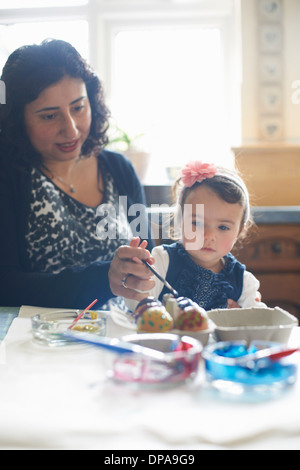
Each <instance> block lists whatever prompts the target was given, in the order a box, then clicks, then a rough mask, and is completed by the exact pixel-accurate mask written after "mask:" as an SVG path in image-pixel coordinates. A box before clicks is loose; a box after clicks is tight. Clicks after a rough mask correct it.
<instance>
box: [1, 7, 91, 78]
mask: <svg viewBox="0 0 300 470" xmlns="http://www.w3.org/2000/svg"><path fill="white" fill-rule="evenodd" d="M88 1H89V0H10V1H9V2H5V3H4V4H3V5H0V71H1V70H2V68H3V66H4V64H5V62H6V60H7V58H8V56H9V55H10V54H11V53H12V52H13V51H14V50H15V49H17V48H18V47H20V46H23V45H25V44H33V43H36V44H39V43H41V42H42V41H43V40H44V39H47V38H54V39H63V40H65V41H68V42H70V43H71V44H73V46H74V47H76V48H77V49H78V51H79V52H80V53H81V54H82V55H83V56H84V57H85V58H86V59H87V60H89V58H90V53H89V24H88V21H87V18H88V12H87V11H86V8H87V7H85V5H87V4H88Z"/></svg>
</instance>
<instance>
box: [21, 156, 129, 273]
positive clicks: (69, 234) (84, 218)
mask: <svg viewBox="0 0 300 470" xmlns="http://www.w3.org/2000/svg"><path fill="white" fill-rule="evenodd" d="M99 165H100V168H101V172H102V175H103V181H104V184H105V189H104V195H103V200H102V203H101V204H100V205H99V206H98V207H89V206H86V205H85V204H82V203H80V202H78V201H76V200H75V199H74V198H72V197H71V196H69V195H68V194H66V193H65V192H64V191H62V190H61V189H60V188H58V186H56V185H55V184H54V183H53V181H52V180H51V179H49V178H47V177H46V176H45V175H44V174H43V173H42V172H40V171H39V170H37V169H33V170H32V173H31V180H32V192H31V201H30V214H29V218H28V227H27V233H26V245H27V254H28V256H29V259H30V263H31V269H32V271H36V272H43V273H47V272H51V273H53V274H56V273H59V272H61V271H62V270H63V269H65V268H68V267H85V266H87V265H89V264H90V263H92V262H95V261H107V260H111V259H112V257H113V255H114V253H115V251H116V249H117V248H118V247H119V246H120V245H122V244H126V243H128V242H129V240H130V239H131V236H132V234H131V230H130V226H129V223H128V220H127V216H126V214H125V213H124V212H122V211H121V210H119V193H118V191H117V190H116V188H115V184H114V179H113V176H112V174H111V173H110V172H109V170H108V169H107V168H106V166H105V165H104V164H101V161H99Z"/></svg>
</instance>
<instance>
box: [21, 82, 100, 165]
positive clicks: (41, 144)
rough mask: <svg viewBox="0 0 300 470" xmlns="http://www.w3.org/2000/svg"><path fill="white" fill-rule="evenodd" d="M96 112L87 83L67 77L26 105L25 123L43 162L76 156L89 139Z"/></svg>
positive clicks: (69, 158) (70, 158)
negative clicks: (91, 104) (92, 105)
mask: <svg viewBox="0 0 300 470" xmlns="http://www.w3.org/2000/svg"><path fill="white" fill-rule="evenodd" d="M91 116H92V113H91V107H90V102H89V98H88V95H87V90H86V86H85V83H84V82H83V81H82V80H81V79H78V78H72V77H69V76H66V77H64V78H63V79H62V80H61V81H60V82H58V83H55V84H54V85H52V86H50V87H48V88H46V89H45V90H44V91H42V92H41V93H40V95H39V96H38V98H37V99H36V100H35V101H32V102H31V103H28V104H27V105H26V106H25V126H26V130H27V134H28V137H29V139H30V141H31V143H32V145H33V147H34V148H35V149H36V150H37V151H38V152H39V153H40V155H41V156H42V159H43V163H45V164H47V162H48V163H53V162H54V161H56V162H63V161H69V160H73V159H76V158H78V157H79V156H80V154H81V148H82V145H83V144H84V142H85V140H86V139H87V137H88V135H89V132H90V127H91V122H92V117H91Z"/></svg>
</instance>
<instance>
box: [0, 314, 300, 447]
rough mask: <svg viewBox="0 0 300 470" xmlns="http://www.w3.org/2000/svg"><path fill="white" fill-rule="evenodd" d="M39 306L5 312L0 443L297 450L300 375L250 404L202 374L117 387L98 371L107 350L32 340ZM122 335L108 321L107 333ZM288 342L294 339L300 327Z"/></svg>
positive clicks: (0, 359)
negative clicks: (159, 384)
mask: <svg viewBox="0 0 300 470" xmlns="http://www.w3.org/2000/svg"><path fill="white" fill-rule="evenodd" d="M37 310H38V309H36V308H33V307H30V308H25V309H24V308H21V310H20V312H19V316H17V315H18V311H17V310H15V311H14V312H12V311H9V312H7V314H9V315H12V316H14V317H15V318H14V319H13V321H12V323H11V326H10V328H9V330H8V333H7V335H6V337H5V339H4V341H2V343H1V346H0V449H102V450H105V451H110V450H111V451H113V450H124V449H126V451H127V452H128V450H139V449H144V450H145V449H146V450H149V451H150V450H155V449H156V450H173V451H176V450H181V451H185V452H186V453H192V452H193V451H195V450H206V449H208V450H211V449H213V450H215V449H247V450H248V449H300V406H299V397H300V393H299V392H300V385H299V381H297V383H296V384H295V385H294V386H293V387H292V388H291V389H290V390H289V391H288V392H285V393H283V394H282V395H280V396H279V397H277V398H276V399H273V400H269V401H261V402H252V403H251V402H248V401H244V400H243V399H241V398H239V397H235V398H234V399H233V398H232V399H228V398H223V397H221V396H219V395H218V394H216V393H213V392H212V391H211V390H210V389H209V388H208V387H206V386H205V384H204V383H203V380H202V375H201V371H200V374H199V377H198V378H197V379H196V380H195V381H194V382H192V383H189V384H185V385H183V386H177V387H174V388H171V389H164V390H141V389H138V388H133V387H128V386H124V385H118V384H116V383H114V382H112V381H111V380H109V379H108V378H107V375H106V370H107V369H106V359H107V354H110V353H106V352H104V351H102V350H100V349H97V348H93V347H90V346H86V345H79V344H78V345H74V346H69V347H67V348H62V349H58V348H57V349H49V348H46V347H44V346H40V345H37V344H35V343H34V342H33V340H32V335H31V331H30V319H29V318H28V316H31V315H33V314H34V313H36V311H37ZM2 314H3V313H2ZM2 314H1V315H2ZM1 318H2V317H0V319H1ZM11 319H12V317H10V318H9V320H7V319H6V320H7V321H10V320H11ZM128 332H129V331H128V330H126V328H124V327H121V326H120V325H116V324H115V323H114V322H113V321H112V320H111V319H109V320H108V327H107V334H108V335H110V336H118V337H119V336H122V335H123V334H126V333H128ZM290 343H291V344H300V329H299V328H295V329H294V331H293V333H292V336H291V341H290ZM107 455H108V456H109V455H112V453H111V452H110V453H109V452H108V453H107ZM144 455H146V453H145V454H144Z"/></svg>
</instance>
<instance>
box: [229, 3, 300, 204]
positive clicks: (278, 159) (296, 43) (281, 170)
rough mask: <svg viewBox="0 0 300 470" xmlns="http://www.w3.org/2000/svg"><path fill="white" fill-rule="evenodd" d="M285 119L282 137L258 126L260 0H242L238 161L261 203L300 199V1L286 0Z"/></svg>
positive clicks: (282, 87) (283, 116) (284, 20)
mask: <svg viewBox="0 0 300 470" xmlns="http://www.w3.org/2000/svg"><path fill="white" fill-rule="evenodd" d="M282 7H283V14H282V17H283V22H282V27H283V49H282V83H281V89H282V93H283V105H282V122H283V126H282V129H283V134H282V137H280V138H279V139H278V140H273V141H268V140H264V139H263V138H262V136H261V134H260V130H259V123H260V120H259V99H258V96H259V80H258V76H259V70H258V55H259V52H258V51H259V48H258V34H259V28H258V0H241V20H242V56H243V66H242V126H241V128H242V142H241V146H240V147H237V148H235V149H234V152H235V155H236V165H237V167H238V168H239V170H240V171H241V173H242V175H243V176H244V178H245V180H246V182H247V184H248V187H249V191H250V193H251V194H252V195H253V201H254V204H256V205H262V206H264V205H265V206H272V205H276V206H280V205H283V206H284V205H292V206H293V205H300V190H299V181H300V87H299V92H297V89H294V88H292V85H293V84H294V85H295V84H296V81H297V80H299V85H300V61H299V48H300V28H299V26H300V1H299V0H282Z"/></svg>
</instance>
